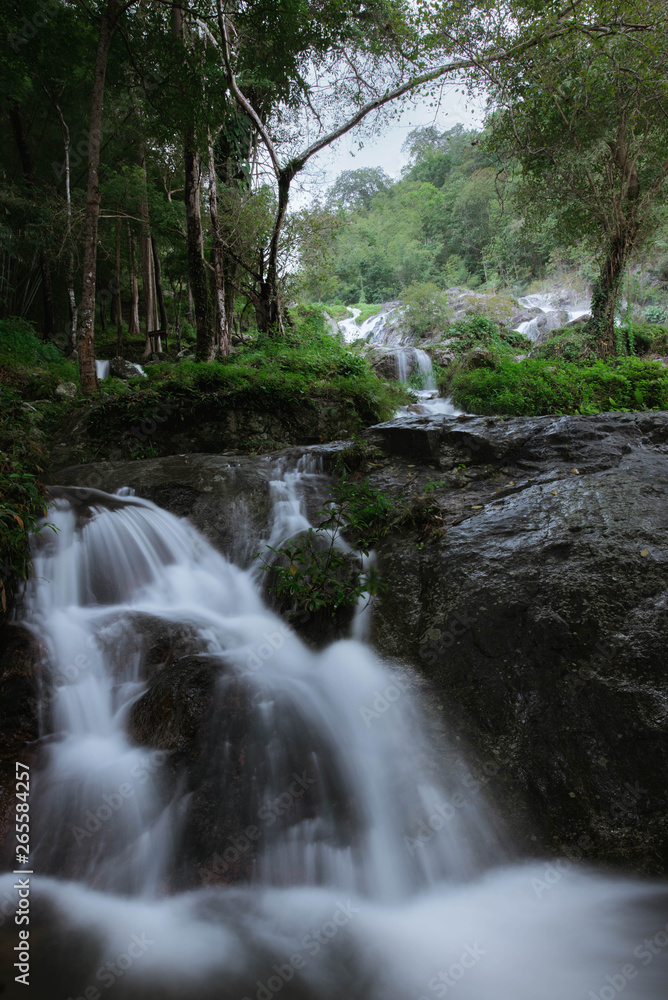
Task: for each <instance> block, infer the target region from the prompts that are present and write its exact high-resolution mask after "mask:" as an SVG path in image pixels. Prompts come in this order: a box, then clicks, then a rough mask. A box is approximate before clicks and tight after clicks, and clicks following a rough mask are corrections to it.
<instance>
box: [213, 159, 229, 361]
mask: <svg viewBox="0 0 668 1000" xmlns="http://www.w3.org/2000/svg"><path fill="white" fill-rule="evenodd" d="M209 213H210V215H211V227H212V229H213V245H212V247H211V258H212V264H213V275H214V289H215V305H216V341H217V346H218V348H219V350H220V352H221V353H222V354H223V355H224V356H225V357H227V356H228V355H229V353H230V339H231V333H230V328H229V326H228V323H227V309H226V303H225V247H224V244H223V237H222V234H221V231H220V220H219V218H218V185H217V184H216V164H215V160H214V155H213V146H212V145H211V143H209Z"/></svg>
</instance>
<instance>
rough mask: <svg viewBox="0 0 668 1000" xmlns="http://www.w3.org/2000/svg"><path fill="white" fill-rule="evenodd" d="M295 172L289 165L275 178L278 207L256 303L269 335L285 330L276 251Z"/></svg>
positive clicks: (262, 328)
mask: <svg viewBox="0 0 668 1000" xmlns="http://www.w3.org/2000/svg"><path fill="white" fill-rule="evenodd" d="M295 172H296V171H295V169H294V167H293V165H292V164H291V165H290V166H289V167H288V168H287V169H286V170H282V171H281V173H280V175H279V178H278V207H277V210H276V218H275V220H274V229H273V232H272V236H271V245H270V247H269V258H268V260H267V278H266V280H263V281H261V282H260V297H259V302H258V305H257V306H256V315H257V325H258V330H260V331H261V332H262V333H267V334H269V336H271V337H276V336H282V335H283V334H284V332H285V330H284V327H283V306H282V303H281V289H280V282H279V277H278V251H279V247H280V239H281V232H282V230H283V223H284V221H285V216H286V213H287V210H288V201H289V199H290V184H291V183H292V178H293V177H294V175H295Z"/></svg>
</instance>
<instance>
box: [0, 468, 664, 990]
mask: <svg viewBox="0 0 668 1000" xmlns="http://www.w3.org/2000/svg"><path fill="white" fill-rule="evenodd" d="M316 476H317V469H316V468H315V467H314V465H313V464H312V463H304V464H303V465H302V466H301V467H298V468H289V467H288V468H284V469H282V470H279V473H278V474H277V479H276V481H275V483H274V484H273V486H272V492H273V496H274V517H273V523H272V524H271V525H270V526H269V541H270V543H271V544H272V545H274V546H276V545H280V544H281V542H282V541H284V540H285V539H286V538H288V537H294V536H295V535H296V534H298V533H299V532H301V531H303V530H305V529H306V528H307V527H308V519H307V517H306V513H305V509H304V501H303V491H304V486H305V485H308V484H309V483H311V484H312V483H313V481H314V477H316ZM49 521H50V523H52V524H53V525H54V526H55V528H56V529H57V531H56V533H52V532H44V534H43V536H41V537H40V538H38V539H36V540H35V555H34V569H33V574H32V577H31V580H30V581H29V583H28V585H27V587H26V591H25V594H24V597H23V601H22V605H21V617H22V620H23V623H24V624H25V625H26V627H27V628H29V629H30V630H31V631H32V633H33V634H34V636H35V637H36V639H37V640H38V641H39V643H40V646H41V648H42V650H43V661H44V665H43V678H42V703H41V712H42V731H43V736H42V741H41V744H42V745H41V762H40V764H39V766H38V767H36V768H35V771H36V773H35V777H34V782H33V788H32V795H31V807H30V808H31V817H32V820H33V826H32V838H33V839H32V853H31V857H30V865H31V868H30V870H31V871H32V872H34V874H33V875H31V876H30V882H31V925H30V926H31V952H30V966H31V972H30V975H31V979H30V983H31V991H32V992H31V993H29V995H31V996H33V997H38V998H40V1000H41V998H42V997H44V998H46V997H48V998H50V1000H51V998H60V997H62V998H63V1000H65V998H72V1000H74V998H79V997H85V998H86V1000H92V998H93V997H95V998H99V997H102V996H106V995H107V990H111V989H112V987H113V994H112V995H113V996H115V997H118V998H119V1000H140V998H142V1000H148V998H155V1000H158V998H159V1000H176V998H179V1000H182V998H183V997H188V998H192V1000H271V998H272V997H274V996H276V995H278V994H280V995H281V996H282V997H285V998H286V1000H287V998H291V1000H307V998H312V1000H344V998H346V1000H347V998H351V1000H352V998H359V1000H381V998H382V1000H423V998H432V997H442V996H446V995H448V994H449V993H450V992H452V994H453V995H455V996H457V997H460V998H461V1000H490V998H492V997H494V1000H537V998H540V1000H575V998H579V997H582V998H583V1000H584V998H586V997H588V996H589V995H591V994H590V992H589V991H592V994H593V996H595V997H596V996H598V997H600V1000H606V997H607V996H608V994H606V993H605V990H606V988H608V984H609V982H610V978H611V977H613V978H614V977H615V976H617V980H614V981H619V977H620V976H621V975H622V972H621V971H620V970H622V968H623V966H624V965H625V964H627V965H628V963H629V962H631V963H632V962H634V957H633V956H634V954H637V948H636V946H637V945H639V944H640V942H642V941H643V939H644V938H646V937H652V938H654V937H655V936H656V935H658V934H659V933H661V932H663V931H664V924H665V923H666V916H667V914H666V912H665V895H664V894H663V891H662V890H661V889H660V888H655V887H652V886H647V885H644V886H641V885H635V884H633V883H630V882H623V881H615V880H613V879H610V878H603V877H599V876H594V875H590V874H586V873H584V872H579V871H576V870H574V869H573V867H572V865H570V864H569V863H568V862H563V861H562V862H561V863H559V865H558V867H556V868H555V867H554V866H553V867H552V868H550V869H549V871H550V872H551V873H552V872H553V873H555V874H556V878H555V877H553V876H552V874H550V875H547V874H546V871H548V869H546V866H545V865H544V864H542V865H531V866H529V865H526V866H525V865H515V866H511V867H506V865H507V854H506V851H505V849H504V847H503V846H502V842H501V839H500V835H499V833H498V832H497V823H496V820H495V817H494V813H493V812H492V811H491V810H490V809H489V807H487V806H486V805H485V802H484V796H483V790H482V787H481V783H480V781H477V780H475V779H473V778H472V776H471V775H470V773H469V772H467V770H466V767H465V766H463V765H457V766H453V773H450V774H446V775H445V776H444V775H443V774H442V773H440V772H442V770H443V769H442V768H440V767H439V766H438V753H437V752H436V750H435V749H434V747H432V746H431V744H430V741H429V740H428V739H427V737H426V735H425V732H426V730H425V725H424V722H423V718H422V712H421V709H420V702H419V698H418V697H417V695H416V692H415V689H416V682H415V680H414V679H413V678H412V677H411V675H410V674H408V673H404V672H398V671H397V670H391V669H390V668H389V667H387V666H386V665H384V664H383V663H381V662H379V660H378V659H377V658H376V657H375V656H374V654H373V652H372V651H371V650H370V649H369V648H368V647H366V646H365V645H363V644H362V643H359V642H355V641H351V640H346V641H342V642H338V643H335V644H333V645H332V646H330V647H329V648H328V649H326V650H324V651H323V652H320V653H316V652H313V651H311V650H309V649H308V648H306V647H305V646H304V645H303V644H302V642H301V641H300V640H299V639H298V637H297V636H296V635H295V634H294V632H293V631H292V630H291V628H289V627H288V626H287V625H286V624H285V623H284V622H283V621H282V620H281V619H280V618H278V617H277V616H276V615H274V614H272V613H271V612H270V611H269V610H268V609H267V608H266V606H265V604H264V602H263V599H262V596H261V592H260V589H259V587H258V583H257V575H258V574H257V571H256V570H242V569H240V568H239V567H237V566H235V565H233V564H232V563H231V562H229V561H228V560H226V559H225V558H223V556H221V555H219V554H218V553H217V552H215V551H214V550H213V549H212V547H211V546H210V545H209V544H208V543H207V542H206V541H205V539H204V538H203V537H202V536H201V535H200V534H199V533H198V532H197V531H195V530H194V529H193V528H192V527H191V526H190V525H189V523H188V522H187V521H185V520H179V519H177V518H176V517H174V516H172V515H170V514H168V513H166V512H165V511H163V510H160V509H159V508H158V507H156V506H155V505H154V504H152V503H149V502H147V501H144V500H140V499H138V498H135V497H131V496H127V495H116V496H113V497H112V496H106V495H101V494H96V495H91V493H90V492H89V491H85V490H76V489H70V490H61V491H59V495H58V499H56V500H55V501H54V502H53V503H52V505H51V509H50V512H49ZM147 628H148V630H149V633H150V634H153V635H157V636H160V635H163V633H164V632H165V630H167V631H169V630H172V634H174V633H176V634H186V635H187V636H188V641H189V644H190V645H189V647H188V651H186V652H184V651H183V650H181V654H180V658H179V655H177V654H176V653H174V646H173V644H172V646H171V647H169V649H166V650H165V659H164V660H161V661H160V662H157V663H156V662H155V661H154V660H152V659H151V658H150V657H148V656H147V646H146V643H145V641H144V640H145V637H146V634H147ZM151 630H152V631H151ZM153 644H154V645H155V641H154V643H153ZM193 650H194V652H193ZM165 676H169V677H171V678H172V681H173V683H174V684H175V685H176V686H177V689H178V691H182V694H181V695H179V696H178V697H176V698H174V699H172V701H170V700H169V697H168V693H169V692H168V689H167V687H166V686H165V685H164V684H163V686H162V687H161V684H162V678H164V677H165ZM202 676H205V677H206V678H207V679H208V681H207V683H208V685H209V686H208V687H206V689H205V690H206V692H208V693H207V694H206V696H205V698H204V702H205V707H206V713H205V714H206V719H205V723H204V724H203V725H202V726H201V730H200V733H199V737H198V739H197V740H194V742H192V743H191V744H189V746H190V749H189V750H188V751H187V752H185V751H182V750H180V749H179V748H180V747H181V742H180V741H182V740H183V739H185V738H186V736H187V724H188V719H189V718H190V715H189V712H190V711H191V707H192V704H193V702H194V701H196V697H197V696H196V690H195V687H194V686H193V685H194V681H193V682H192V683H191V678H195V679H197V678H201V677H202ZM181 683H183V684H184V686H183V687H179V685H180V684H181ZM156 691H157V694H156V693H155V692H156ZM165 705H167V706H168V707H167V709H165V707H164V706H165ZM151 712H153V715H152V716H151ZM165 713H166V714H165ZM149 716H150V717H151V718H153V719H154V720H155V719H157V720H158V722H159V725H158V727H157V729H156V730H155V731H153V732H152V733H149V734H148V735H147V734H146V732H145V731H144V730H142V727H141V722H142V720H143V719H144V720H145V719H146V718H147V717H149ZM179 719H180V720H181V725H182V727H183V728H184V729H185V730H186V733H185V735H184V732H183V731H181V730H179V731H178V732H175V730H174V727H175V726H177V725H178V720H179ZM161 727H162V728H161ZM142 734H143V735H142ZM165 734H166V735H165ZM218 883H236V884H230V885H224V884H223V885H221V884H218ZM16 884H17V877H16V876H15V875H11V874H10V875H7V876H5V877H3V878H1V879H0V914H1V916H0V922H1V923H2V924H4V927H3V937H2V943H1V944H0V984H2V982H3V981H4V985H5V993H4V994H3V997H4V996H7V997H12V998H13V997H14V996H21V995H24V994H23V993H22V992H21V990H22V989H23V986H22V985H20V984H17V983H16V979H15V977H16V971H15V969H14V962H15V961H16V955H15V953H14V947H15V945H16V944H17V943H18V939H17V933H18V930H17V927H16V926H15V925H14V924H13V923H12V922H10V921H8V920H6V919H5V918H6V917H7V916H11V915H12V914H13V912H14V910H15V909H16V907H17V892H18V890H16V889H14V888H13V887H14V886H15V885H16ZM662 907H663V908H662ZM656 939H657V940H658V938H656ZM667 941H668V938H667ZM634 948H635V949H636V952H635V953H634ZM666 954H668V949H666V950H665V953H664V954H663V955H661V954H659V953H658V952H656V953H655V955H653V957H652V959H651V962H650V963H649V964H646V963H645V962H644V961H643V960H642V959H640V958H639V957H636V958H635V963H636V966H637V977H636V976H634V980H633V984H632V985H633V988H632V990H631V991H630V992H629V993H628V994H627V995H628V996H629V997H631V996H632V997H633V998H634V1000H659V997H661V996H663V995H664V994H663V992H662V983H664V982H665V980H664V979H663V976H664V975H665V955H666ZM627 971H628V970H627ZM606 977H607V978H606Z"/></svg>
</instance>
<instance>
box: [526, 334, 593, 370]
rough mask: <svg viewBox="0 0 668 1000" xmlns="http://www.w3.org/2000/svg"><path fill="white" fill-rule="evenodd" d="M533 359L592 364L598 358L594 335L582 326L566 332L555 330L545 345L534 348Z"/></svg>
mask: <svg viewBox="0 0 668 1000" xmlns="http://www.w3.org/2000/svg"><path fill="white" fill-rule="evenodd" d="M531 355H532V357H533V358H541V359H548V358H558V359H560V360H561V361H572V362H574V363H577V362H581V363H584V364H592V363H593V362H594V361H596V359H597V357H598V348H597V344H596V335H595V334H592V333H591V332H590V331H589V329H588V328H587V327H586V326H585V325H584V324H583V325H582V326H575V327H571V328H570V329H566V330H556V331H555V333H554V335H553V336H552V337H550V339H549V340H546V341H545V343H543V344H539V345H538V346H537V347H534V348H533V350H532V352H531Z"/></svg>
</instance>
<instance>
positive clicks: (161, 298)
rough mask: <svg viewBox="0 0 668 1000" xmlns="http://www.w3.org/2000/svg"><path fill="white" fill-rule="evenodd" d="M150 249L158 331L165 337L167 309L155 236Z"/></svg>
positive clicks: (152, 238) (152, 237)
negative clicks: (157, 311)
mask: <svg viewBox="0 0 668 1000" xmlns="http://www.w3.org/2000/svg"><path fill="white" fill-rule="evenodd" d="M151 249H152V250H153V271H154V273H155V290H156V293H157V296H158V310H159V313H160V329H161V330H164V332H165V336H167V307H166V305H165V292H164V290H163V287H162V267H161V265H160V257H159V255H158V247H157V245H156V242H155V236H151Z"/></svg>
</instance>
